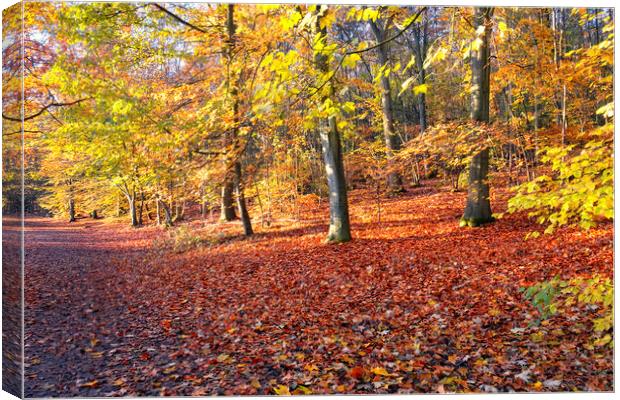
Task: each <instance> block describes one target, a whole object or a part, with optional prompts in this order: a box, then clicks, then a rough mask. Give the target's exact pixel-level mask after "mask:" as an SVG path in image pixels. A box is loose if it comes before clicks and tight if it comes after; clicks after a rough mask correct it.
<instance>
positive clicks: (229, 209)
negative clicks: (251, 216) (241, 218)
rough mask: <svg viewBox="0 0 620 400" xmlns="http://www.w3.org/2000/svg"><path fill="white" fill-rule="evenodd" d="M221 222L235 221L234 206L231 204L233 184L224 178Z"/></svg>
mask: <svg viewBox="0 0 620 400" xmlns="http://www.w3.org/2000/svg"><path fill="white" fill-rule="evenodd" d="M220 219H221V220H222V221H233V220H235V219H237V215H236V214H235V206H234V204H233V182H232V181H230V180H229V178H228V177H227V178H226V181H225V182H224V186H222V214H221V216H220Z"/></svg>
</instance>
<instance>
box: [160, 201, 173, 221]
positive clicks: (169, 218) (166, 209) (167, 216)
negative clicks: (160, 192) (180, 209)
mask: <svg viewBox="0 0 620 400" xmlns="http://www.w3.org/2000/svg"><path fill="white" fill-rule="evenodd" d="M157 204H159V205H160V206H161V208H163V209H164V216H165V219H166V226H172V225H173V220H172V212H171V211H170V207H169V206H168V204H166V202H165V201H162V200H161V199H158V203H157ZM158 215H159V214H158Z"/></svg>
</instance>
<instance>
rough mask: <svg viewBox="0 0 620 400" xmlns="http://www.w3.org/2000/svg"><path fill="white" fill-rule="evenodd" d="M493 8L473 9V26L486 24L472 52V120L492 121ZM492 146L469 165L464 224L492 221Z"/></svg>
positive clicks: (474, 158)
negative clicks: (491, 49) (477, 47)
mask: <svg viewBox="0 0 620 400" xmlns="http://www.w3.org/2000/svg"><path fill="white" fill-rule="evenodd" d="M492 14H493V9H492V8H487V7H476V8H475V12H474V26H475V27H476V29H477V28H478V27H479V26H484V27H485V29H484V31H483V32H481V33H476V35H477V36H479V39H481V44H480V47H479V49H478V50H474V51H472V56H471V69H472V88H471V92H472V95H471V119H472V120H474V121H479V122H487V123H488V122H489V95H490V76H491V68H490V65H489V40H490V33H491V15H492ZM488 172H489V149H488V148H485V149H482V151H480V153H478V154H476V155H475V156H474V157H473V158H472V160H471V163H470V166H469V186H468V189H467V204H466V206H465V212H464V213H463V218H462V219H461V226H465V225H468V226H478V225H480V224H483V223H487V222H491V221H492V220H493V217H492V213H491V203H490V201H489V184H488V181H487V180H488Z"/></svg>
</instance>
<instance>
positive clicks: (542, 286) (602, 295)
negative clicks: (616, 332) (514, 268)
mask: <svg viewBox="0 0 620 400" xmlns="http://www.w3.org/2000/svg"><path fill="white" fill-rule="evenodd" d="M522 290H523V291H524V294H525V298H526V299H528V300H530V301H531V302H532V304H534V306H536V308H538V310H539V312H540V315H541V318H542V319H546V318H549V317H550V316H552V315H555V314H557V313H567V312H568V311H569V310H570V309H571V308H574V307H582V308H583V307H586V306H589V307H590V308H596V309H597V310H598V312H597V314H598V315H599V316H598V317H596V318H593V320H592V325H593V329H594V332H595V333H596V336H597V338H596V339H595V341H594V343H593V344H594V345H595V346H603V345H609V346H613V340H612V335H613V316H614V306H613V304H614V287H613V282H612V280H611V279H609V278H605V277H603V276H601V275H598V274H596V275H594V276H593V277H591V278H583V277H579V278H573V279H570V280H561V279H559V278H557V277H556V278H553V279H551V280H549V281H545V282H541V283H538V284H536V285H533V286H530V287H528V288H522Z"/></svg>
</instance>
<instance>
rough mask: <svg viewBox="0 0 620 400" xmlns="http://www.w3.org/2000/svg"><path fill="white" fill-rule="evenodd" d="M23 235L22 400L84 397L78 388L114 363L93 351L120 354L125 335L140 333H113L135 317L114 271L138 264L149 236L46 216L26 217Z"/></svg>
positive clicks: (126, 285)
mask: <svg viewBox="0 0 620 400" xmlns="http://www.w3.org/2000/svg"><path fill="white" fill-rule="evenodd" d="M25 229H26V234H25V242H26V268H25V271H26V302H27V306H26V314H25V324H26V327H25V332H26V339H25V341H26V352H25V353H26V362H27V365H26V374H27V379H26V382H27V384H26V388H25V391H26V396H33V397H48V396H54V395H65V396H71V395H77V394H78V393H80V394H84V393H87V392H85V390H86V389H88V387H83V388H80V385H81V384H83V383H88V382H91V381H93V380H94V377H95V376H98V375H100V373H101V372H102V371H106V369H107V368H109V367H110V365H109V363H110V362H111V361H112V359H110V358H108V357H102V356H99V353H100V352H101V351H103V350H106V351H113V352H114V353H121V352H122V351H123V349H124V348H125V346H127V345H130V343H131V342H132V340H130V339H129V338H130V337H131V336H128V335H131V334H133V336H135V337H137V336H138V335H139V334H140V333H141V332H142V330H141V329H140V327H138V326H136V327H133V328H132V327H130V326H128V327H126V329H125V330H126V332H119V331H118V330H116V329H115V327H116V325H117V324H118V323H121V322H123V321H122V319H124V318H129V319H133V318H134V317H135V316H133V315H128V313H127V309H128V303H129V302H131V301H132V296H131V295H132V293H131V288H132V285H133V283H132V282H130V281H128V279H130V278H129V277H128V276H127V275H125V274H123V273H119V266H120V265H127V263H129V265H133V264H132V263H135V265H138V264H139V263H140V256H142V255H143V254H144V248H146V246H149V245H150V240H149V239H148V237H149V234H150V233H152V230H151V231H148V230H145V231H131V230H129V229H127V228H125V227H121V226H118V225H111V226H109V225H104V224H102V223H99V222H93V221H89V222H78V223H75V224H71V225H70V224H66V223H64V222H59V221H54V220H51V219H45V218H29V219H27V223H26V227H25ZM129 332H131V333H129ZM115 349H116V350H115ZM103 389H104V390H103V391H102V392H98V393H104V392H105V388H103ZM91 393H94V392H91Z"/></svg>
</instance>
